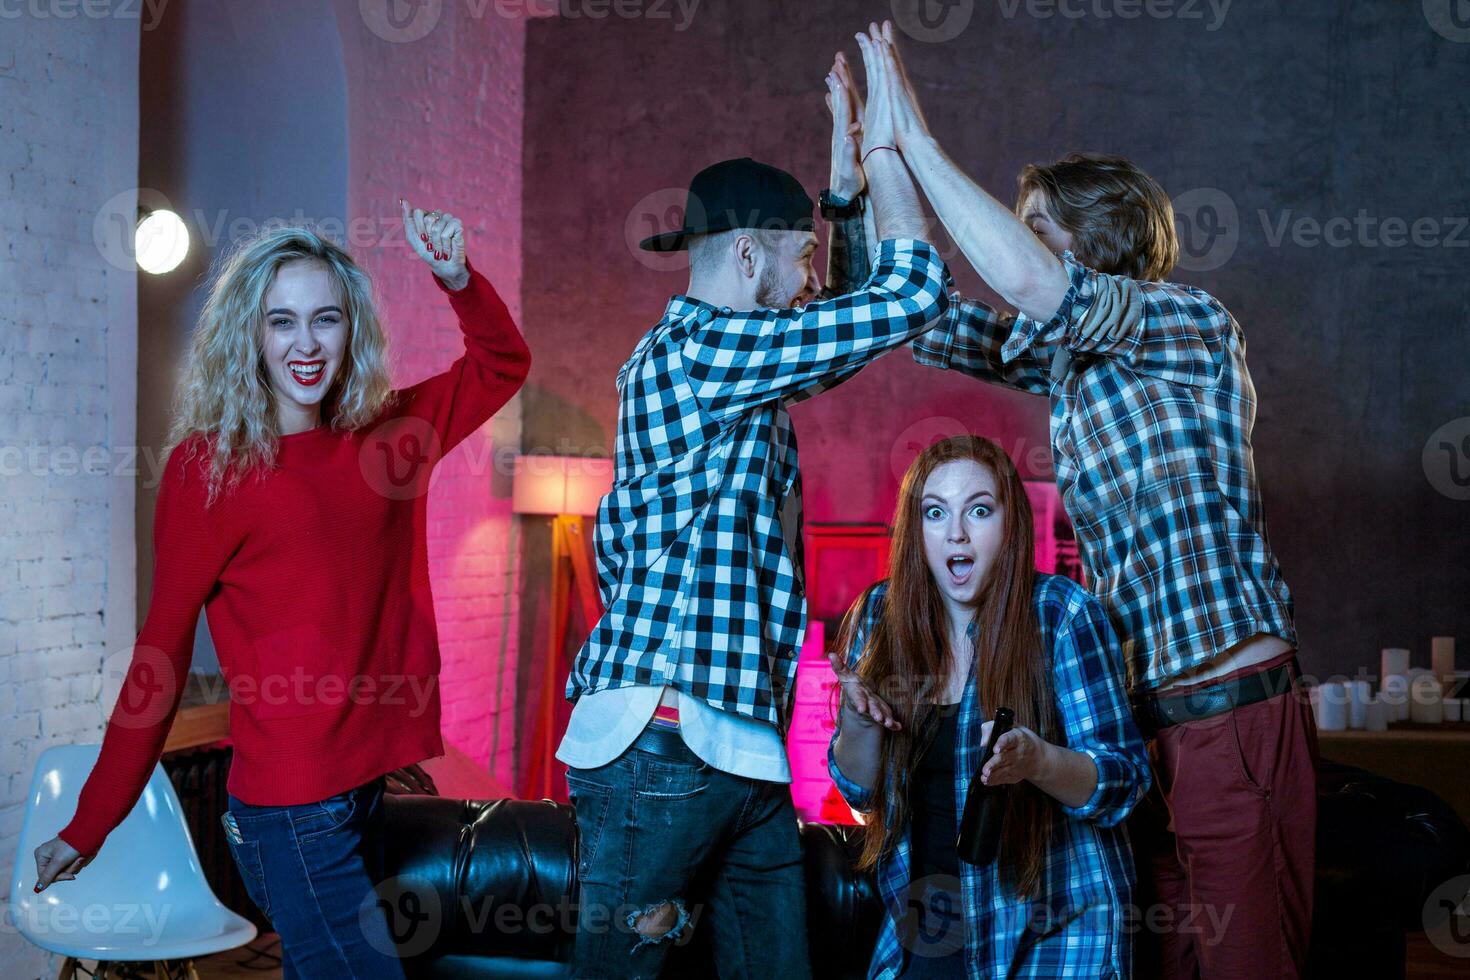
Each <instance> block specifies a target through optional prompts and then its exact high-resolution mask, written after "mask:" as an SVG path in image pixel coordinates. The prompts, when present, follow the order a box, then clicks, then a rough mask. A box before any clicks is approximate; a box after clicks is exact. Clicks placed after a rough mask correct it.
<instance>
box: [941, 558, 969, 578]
mask: <svg viewBox="0 0 1470 980" xmlns="http://www.w3.org/2000/svg"><path fill="white" fill-rule="evenodd" d="M944 564H945V567H947V568H948V569H949V580H950V581H951V582H952V583H954V584H955V585H965V584H966V583H968V582H969V581H970V575H971V574H972V573H973V572H974V571H975V559H973V558H971V557H969V556H968V555H950V556H949V557H948V558H946V559H945V560H944Z"/></svg>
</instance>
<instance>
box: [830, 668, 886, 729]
mask: <svg viewBox="0 0 1470 980" xmlns="http://www.w3.org/2000/svg"><path fill="white" fill-rule="evenodd" d="M827 660H828V662H830V663H831V664H832V672H833V673H835V674H836V675H837V680H838V681H839V682H840V683H841V684H842V703H843V706H844V707H847V708H849V709H851V710H852V712H853V716H854V717H855V718H856V719H857V720H858V722H859V724H863V725H875V724H876V725H882V726H883V727H884V728H887V729H888V730H889V731H894V732H896V731H899V730H900V729H902V728H903V725H902V724H900V723H899V720H898V719H897V718H896V717H894V714H893V709H892V708H890V707H889V706H888V704H887V702H885V701H884V700H883V699H882V698H880V697H879V696H878V695H876V694H874V693H873V692H872V691H870V690H869V689H868V686H867V685H866V684H864V683H863V679H862V678H861V677H859V676H858V675H857V672H856V671H854V670H851V669H849V668H848V666H847V665H846V664H845V663H843V661H842V655H841V654H840V653H838V652H837V651H835V650H833V651H829V652H828V654H827Z"/></svg>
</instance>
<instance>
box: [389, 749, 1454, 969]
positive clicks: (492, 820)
mask: <svg viewBox="0 0 1470 980" xmlns="http://www.w3.org/2000/svg"><path fill="white" fill-rule="evenodd" d="M1318 786H1319V820H1318V834H1317V839H1318V862H1317V877H1316V914H1315V923H1314V932H1313V937H1312V950H1311V960H1310V964H1309V969H1308V975H1309V976H1314V977H1323V978H1326V977H1332V978H1340V977H1344V976H1364V977H1367V976H1371V977H1375V978H1392V977H1402V976H1403V975H1404V951H1405V937H1406V935H1407V934H1408V933H1410V932H1414V931H1417V930H1421V929H1423V928H1424V926H1425V923H1424V922H1423V909H1424V904H1425V901H1426V899H1427V898H1428V897H1429V895H1430V893H1431V892H1432V891H1433V890H1434V889H1435V888H1436V887H1438V886H1439V885H1440V884H1442V883H1444V882H1445V881H1447V880H1449V879H1450V878H1452V877H1454V876H1456V875H1459V874H1464V873H1467V872H1470V831H1467V829H1466V827H1465V825H1464V823H1463V822H1462V821H1461V820H1460V819H1459V818H1458V817H1457V816H1456V815H1455V813H1454V812H1453V811H1451V810H1450V809H1449V807H1448V806H1447V805H1446V804H1445V803H1444V802H1443V801H1441V800H1440V799H1439V798H1438V797H1436V796H1434V794H1432V793H1430V792H1429V791H1427V790H1424V789H1420V788H1419V787H1415V786H1407V785H1404V784H1402V783H1398V782H1394V781H1392V780H1389V779H1385V778H1382V777H1380V776H1375V775H1373V774H1371V773H1368V772H1365V771H1363V770H1360V769H1350V768H1348V767H1343V766H1336V765H1333V764H1332V763H1328V762H1324V763H1323V765H1322V769H1321V772H1320V774H1319V779H1318ZM385 808H386V814H387V823H388V840H389V845H388V846H389V854H388V873H389V874H390V875H391V876H392V877H390V879H389V880H388V881H387V882H385V883H384V887H383V888H382V889H380V891H381V892H382V894H383V895H384V899H383V900H384V902H385V903H386V905H387V909H388V912H389V916H390V921H391V923H392V925H393V928H394V932H395V939H396V940H397V942H398V943H399V951H400V955H401V956H402V958H403V960H404V963H405V966H406V968H407V972H408V974H409V976H410V977H435V978H454V980H458V978H483V977H560V976H565V975H566V974H567V962H568V960H569V958H570V954H571V948H572V937H573V934H574V930H575V928H576V917H575V914H574V908H575V902H576V879H575V867H576V857H575V855H576V848H577V831H576V824H575V822H574V821H573V819H572V812H571V809H570V808H569V807H567V806H564V805H558V804H555V803H551V802H528V801H520V800H490V801H474V800H453V799H444V798H441V797H436V796H415V795H389V796H387V797H386V798H385ZM854 833H855V832H854V831H852V830H850V829H848V828H837V827H828V826H821V825H816V824H808V825H805V826H803V827H802V830H801V834H802V841H803V843H804V845H805V850H806V866H807V884H808V912H807V932H808V936H809V937H810V944H811V959H812V972H813V975H814V976H816V977H832V978H837V977H862V976H863V975H864V973H865V970H866V967H867V961H868V954H869V952H870V951H871V949H872V945H873V940H874V937H875V936H876V935H877V929H878V923H879V915H880V910H879V905H878V900H877V895H876V891H875V888H874V885H873V881H872V879H871V877H870V876H866V875H858V874H856V873H854V871H853V870H852V867H853V866H852V856H853V854H854V853H855V840H854ZM771 966H772V969H771V976H772V977H779V976H781V969H780V964H772V965H771ZM666 972H667V974H668V975H671V976H677V977H685V976H699V977H704V976H713V975H714V973H713V969H712V968H711V966H710V961H709V958H708V950H707V948H706V946H705V943H704V941H703V937H702V935H701V933H700V930H699V929H696V930H695V933H694V935H693V937H692V938H691V939H690V940H689V941H688V942H687V943H686V944H685V945H683V946H681V947H678V948H677V949H675V950H674V951H673V956H672V958H671V961H670V964H669V968H668V970H667V971H666Z"/></svg>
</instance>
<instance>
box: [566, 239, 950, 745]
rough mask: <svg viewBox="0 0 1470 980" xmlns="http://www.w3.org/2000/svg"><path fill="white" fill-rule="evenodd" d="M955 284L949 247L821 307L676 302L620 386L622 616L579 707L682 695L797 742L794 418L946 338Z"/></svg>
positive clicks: (615, 511)
mask: <svg viewBox="0 0 1470 980" xmlns="http://www.w3.org/2000/svg"><path fill="white" fill-rule="evenodd" d="M946 275H947V273H946V270H945V267H944V263H943V262H942V261H941V260H940V258H939V256H938V254H937V253H936V252H935V250H934V249H933V247H931V246H930V245H928V244H926V243H924V242H921V241H916V240H912V239H892V240H888V241H885V242H883V243H882V245H881V246H880V249H879V254H878V258H877V261H876V264H875V265H874V268H873V273H872V275H871V276H869V278H868V280H867V282H866V283H865V284H864V285H863V287H862V288H861V289H858V290H857V291H855V292H852V293H848V294H846V295H842V296H837V297H835V298H832V299H827V300H823V301H821V302H816V303H811V304H808V305H807V306H804V307H798V308H795V309H785V310H753V311H744V312H734V311H732V310H730V309H728V308H716V307H714V306H710V305H709V304H707V303H702V302H700V301H699V300H697V299H692V298H689V297H686V296H675V297H673V298H672V299H671V300H670V301H669V305H668V308H667V310H665V312H664V316H663V319H661V320H660V321H659V322H658V324H657V325H656V326H654V328H653V329H652V330H650V331H649V332H648V333H647V334H646V335H645V336H644V337H643V339H642V340H641V341H639V343H638V345H637V347H635V348H634V350H633V354H632V356H631V357H629V359H628V362H627V363H626V364H624V365H623V367H622V370H621V371H619V373H618V391H619V394H620V398H621V404H620V408H619V418H618V435H617V446H616V451H615V457H616V459H615V466H616V470H615V473H614V479H613V488H612V491H611V492H610V493H609V494H608V495H607V496H606V497H604V498H603V500H602V502H601V505H600V506H599V507H598V512H597V533H596V546H597V561H598V578H599V585H600V588H601V591H602V598H603V603H604V606H605V608H606V612H605V613H604V614H603V616H602V619H601V620H599V621H598V623H597V625H596V627H595V628H594V629H593V631H592V635H591V636H590V637H589V638H588V640H587V642H586V644H585V645H584V646H583V647H582V649H581V651H580V652H579V653H578V655H577V658H576V662H575V663H574V664H573V667H572V671H571V676H570V677H569V678H568V681H567V689H566V696H567V698H568V700H575V699H576V698H578V697H580V696H581V695H582V694H584V693H590V692H593V691H599V690H603V689H605V688H615V687H623V686H626V685H630V684H653V685H664V684H668V685H672V686H673V687H675V688H677V689H679V690H682V691H685V692H687V693H689V694H691V695H693V696H695V697H698V698H701V699H703V700H705V701H707V702H708V703H710V704H712V705H714V706H715V707H717V708H721V709H723V710H726V711H731V712H736V713H738V714H742V715H748V716H750V717H752V718H757V719H760V720H762V721H766V722H769V723H770V724H772V725H774V726H776V728H777V730H778V731H780V732H782V733H783V734H784V733H785V729H786V726H787V723H788V719H789V692H790V691H791V688H792V686H793V683H794V680H795V675H796V660H797V653H798V650H799V648H800V644H801V640H802V637H803V634H804V633H805V631H806V597H805V591H804V588H803V584H802V573H801V569H802V560H803V556H802V541H801V481H800V475H799V473H798V470H797V456H796V436H795V433H794V432H793V431H792V428H791V418H790V416H789V415H788V414H787V411H786V406H787V405H789V404H791V403H793V402H796V401H801V400H803V399H806V398H809V397H811V396H813V395H815V394H818V393H819V392H822V391H825V390H826V389H828V388H831V387H832V386H834V385H836V384H838V383H840V382H842V381H844V380H846V379H847V378H849V377H851V376H852V375H854V374H856V373H857V372H858V371H859V370H860V369H861V368H862V367H863V366H864V365H866V364H868V363H869V362H871V361H872V360H873V359H874V358H876V357H878V356H879V355H880V354H883V353H884V352H885V351H889V350H892V349H894V348H896V347H899V346H902V345H903V344H905V343H907V342H908V341H909V340H911V339H912V338H914V337H915V336H917V335H918V334H920V333H922V332H923V331H924V330H926V329H928V328H929V327H930V326H932V325H933V324H934V323H936V322H937V321H938V320H939V318H940V317H942V316H943V315H944V311H945V308H946V306H947V305H948V298H947V295H946V292H945V288H944V282H945V279H946Z"/></svg>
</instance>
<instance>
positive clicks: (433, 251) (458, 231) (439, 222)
mask: <svg viewBox="0 0 1470 980" xmlns="http://www.w3.org/2000/svg"><path fill="white" fill-rule="evenodd" d="M398 203H399V205H400V206H402V208H403V234H404V237H405V238H406V239H407V240H408V244H409V245H411V246H412V247H413V250H414V252H416V253H417V254H418V257H419V258H421V259H423V260H424V261H425V262H427V263H428V265H429V268H430V269H433V270H434V275H436V276H438V277H439V278H440V280H442V281H443V283H444V285H446V286H448V287H449V288H450V289H452V290H460V289H463V288H464V287H465V286H466V285H468V284H469V281H470V273H469V267H468V266H467V264H466V263H465V251H464V225H463V224H461V223H460V220H459V219H458V218H456V217H455V216H454V215H452V214H448V213H446V212H444V211H429V212H425V211H423V210H421V209H419V208H415V207H410V205H409V203H408V202H407V201H405V200H404V199H403V198H401V197H400V198H399V199H398Z"/></svg>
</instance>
